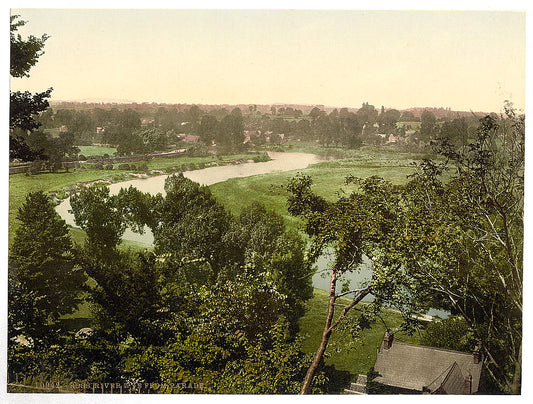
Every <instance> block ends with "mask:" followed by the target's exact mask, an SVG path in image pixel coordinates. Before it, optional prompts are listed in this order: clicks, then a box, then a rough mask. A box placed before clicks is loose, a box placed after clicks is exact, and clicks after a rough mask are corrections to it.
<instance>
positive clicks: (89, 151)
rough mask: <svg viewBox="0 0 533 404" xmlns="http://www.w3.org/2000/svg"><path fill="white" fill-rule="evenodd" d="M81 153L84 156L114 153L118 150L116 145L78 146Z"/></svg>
mask: <svg viewBox="0 0 533 404" xmlns="http://www.w3.org/2000/svg"><path fill="white" fill-rule="evenodd" d="M78 148H79V149H80V154H83V155H84V156H103V155H104V154H109V155H110V156H113V154H114V153H115V152H116V151H117V149H116V148H115V147H102V146H78Z"/></svg>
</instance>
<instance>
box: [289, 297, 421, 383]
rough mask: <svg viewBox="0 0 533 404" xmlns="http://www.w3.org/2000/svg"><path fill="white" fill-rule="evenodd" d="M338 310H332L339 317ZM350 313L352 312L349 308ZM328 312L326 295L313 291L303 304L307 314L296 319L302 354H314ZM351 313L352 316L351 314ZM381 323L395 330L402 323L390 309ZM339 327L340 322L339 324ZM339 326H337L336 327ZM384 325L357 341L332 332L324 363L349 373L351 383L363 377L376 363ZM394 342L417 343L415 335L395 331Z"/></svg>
mask: <svg viewBox="0 0 533 404" xmlns="http://www.w3.org/2000/svg"><path fill="white" fill-rule="evenodd" d="M339 301H340V302H341V303H343V302H346V303H349V300H348V299H340V300H339ZM340 311H341V308H338V309H337V310H335V312H336V316H335V318H336V317H337V316H338V315H339V313H340ZM352 311H353V309H352ZM327 312H328V292H326V291H323V290H320V289H315V290H314V294H313V297H312V298H311V299H310V300H309V301H308V302H307V312H306V314H305V315H304V316H303V317H302V318H301V319H300V323H299V325H300V336H301V337H302V338H303V341H302V345H303V350H304V352H306V353H309V354H312V355H313V354H314V353H315V352H316V349H317V348H318V345H319V343H320V339H321V338H322V331H323V329H324V322H325V320H326V314H327ZM352 314H353V313H352ZM383 320H384V321H385V323H386V324H387V326H388V327H389V328H390V329H393V330H394V329H395V328H397V327H399V326H400V324H401V322H402V318H401V315H400V314H399V313H397V312H394V311H392V310H385V311H384V313H383ZM341 324H342V323H341ZM339 327H340V326H339ZM385 329H386V328H385V325H384V324H383V323H382V322H376V323H375V324H373V325H372V328H371V329H368V330H365V331H363V333H362V335H361V337H360V338H358V339H354V338H352V337H351V336H349V335H348V334H346V333H343V332H339V331H338V330H335V331H333V333H332V335H331V338H330V340H329V344H328V348H327V349H326V356H327V357H326V360H325V362H326V364H328V365H334V366H335V368H336V369H337V370H344V371H347V372H350V374H351V378H352V380H354V381H355V379H356V378H357V375H358V374H366V373H367V372H368V371H369V370H370V368H372V366H374V363H375V362H376V356H377V349H378V348H379V346H380V344H381V341H382V340H383V334H384V333H385ZM394 338H395V340H398V341H402V342H409V343H415V344H416V343H418V342H419V335H418V334H417V333H415V334H413V335H412V336H409V335H407V334H405V333H402V332H399V331H396V333H395V334H394Z"/></svg>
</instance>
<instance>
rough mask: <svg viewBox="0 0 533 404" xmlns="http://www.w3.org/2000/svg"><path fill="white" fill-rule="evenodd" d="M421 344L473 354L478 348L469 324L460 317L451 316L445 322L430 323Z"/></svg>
mask: <svg viewBox="0 0 533 404" xmlns="http://www.w3.org/2000/svg"><path fill="white" fill-rule="evenodd" d="M420 343H421V344H422V345H427V346H432V347H436V348H446V349H452V350H454V351H463V352H473V351H474V348H475V347H476V342H475V339H474V336H473V333H472V331H471V329H470V327H469V325H468V323H467V322H466V320H465V319H464V318H462V317H460V316H450V317H448V318H446V319H444V320H439V321H432V322H430V323H428V324H427V325H426V327H425V329H424V332H423V333H422V338H421V339H420Z"/></svg>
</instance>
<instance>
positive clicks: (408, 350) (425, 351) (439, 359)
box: [374, 341, 482, 394]
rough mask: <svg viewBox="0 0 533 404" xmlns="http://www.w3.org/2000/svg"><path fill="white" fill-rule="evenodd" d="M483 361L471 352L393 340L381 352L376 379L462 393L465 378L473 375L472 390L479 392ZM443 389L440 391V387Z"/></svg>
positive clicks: (420, 389) (417, 387) (410, 387)
mask: <svg viewBox="0 0 533 404" xmlns="http://www.w3.org/2000/svg"><path fill="white" fill-rule="evenodd" d="M481 367H482V362H481V361H480V362H479V363H474V356H473V355H472V354H470V353H465V352H458V351H451V350H447V349H440V348H431V347H425V346H420V345H412V344H406V343H403V342H397V341H394V342H393V343H392V346H391V347H390V348H389V349H385V348H384V347H383V346H382V347H381V348H380V350H379V352H378V356H377V359H376V364H375V366H374V369H375V370H376V372H378V373H379V374H380V376H378V377H377V378H376V379H375V381H376V382H379V383H382V384H385V385H387V386H393V387H398V388H402V389H408V390H416V391H428V392H430V393H435V392H443V393H447V394H463V386H464V381H465V378H466V377H467V376H468V375H471V376H472V393H475V392H477V391H478V388H479V379H480V377H481ZM439 389H440V390H439Z"/></svg>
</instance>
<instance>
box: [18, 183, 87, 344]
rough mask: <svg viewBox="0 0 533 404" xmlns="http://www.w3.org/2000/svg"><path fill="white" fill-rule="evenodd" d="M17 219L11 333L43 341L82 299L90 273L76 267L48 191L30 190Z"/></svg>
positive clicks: (66, 233) (66, 236)
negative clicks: (47, 193)
mask: <svg viewBox="0 0 533 404" xmlns="http://www.w3.org/2000/svg"><path fill="white" fill-rule="evenodd" d="M17 219H18V220H19V221H20V227H19V228H18V229H17V231H16V233H15V238H14V241H13V245H12V247H11V250H10V254H9V278H10V279H9V316H8V317H9V334H10V336H15V335H16V333H23V334H26V335H27V336H30V337H32V338H33V339H34V340H37V341H38V340H41V339H43V338H45V336H46V334H47V328H49V326H50V325H53V324H54V322H55V321H56V320H57V319H58V318H59V316H60V315H62V314H70V313H72V312H73V311H74V309H75V308H76V307H77V305H78V304H79V303H80V302H81V299H80V295H79V292H80V290H81V287H82V284H83V282H84V280H85V275H84V274H83V272H82V271H80V270H79V269H78V268H77V267H76V266H75V261H74V255H73V252H72V243H71V240H70V235H69V231H68V228H67V225H66V224H65V221H64V220H62V219H61V218H60V217H59V215H58V214H57V213H56V212H55V210H54V207H53V205H52V204H51V202H50V201H49V200H48V198H47V196H46V195H45V194H44V193H43V192H41V191H39V192H35V193H30V194H28V196H27V197H26V201H25V202H24V204H23V205H22V207H21V208H20V209H19V211H18V214H17Z"/></svg>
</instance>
